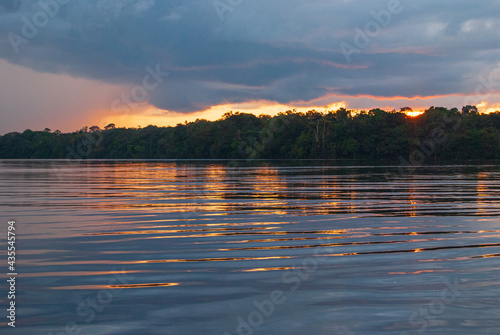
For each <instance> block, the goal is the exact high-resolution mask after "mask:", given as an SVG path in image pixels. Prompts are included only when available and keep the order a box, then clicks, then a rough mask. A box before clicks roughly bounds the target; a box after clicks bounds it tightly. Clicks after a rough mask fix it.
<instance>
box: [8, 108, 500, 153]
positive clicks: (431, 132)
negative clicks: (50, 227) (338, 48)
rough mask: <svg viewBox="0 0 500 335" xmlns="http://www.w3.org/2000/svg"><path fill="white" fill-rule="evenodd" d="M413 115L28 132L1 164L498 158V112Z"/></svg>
mask: <svg viewBox="0 0 500 335" xmlns="http://www.w3.org/2000/svg"><path fill="white" fill-rule="evenodd" d="M407 110H409V108H403V109H402V111H400V112H397V111H384V110H381V109H373V110H370V111H361V112H359V111H349V110H346V109H339V110H337V111H329V112H325V113H320V112H317V111H315V110H311V111H308V112H307V113H301V112H296V111H294V110H292V111H287V112H284V113H280V114H278V115H277V116H274V117H271V116H268V115H260V116H255V115H253V114H245V113H238V112H235V113H233V112H230V113H226V114H224V116H223V117H222V118H221V119H219V120H217V121H212V122H211V121H207V120H200V119H198V120H196V121H194V122H188V123H184V124H178V125H176V126H173V127H156V126H152V125H150V126H148V127H145V128H117V127H116V126H115V125H114V124H109V125H107V126H105V127H104V129H101V128H100V127H98V126H90V127H88V126H85V127H82V128H81V129H80V130H78V131H76V132H73V133H61V132H60V131H58V130H57V131H54V132H51V131H50V129H48V128H46V129H45V130H43V131H31V130H29V129H28V130H25V131H24V132H23V133H17V132H13V133H8V134H5V135H3V136H1V137H0V158H73V159H366V160H378V159H398V157H406V158H408V157H410V156H411V155H412V154H414V153H415V152H417V153H420V154H423V155H425V156H426V158H429V159H431V160H436V161H437V160H440V159H447V160H449V159H459V160H466V159H499V158H500V112H496V113H492V114H479V113H477V108H475V107H474V106H465V107H464V108H463V109H462V110H461V111H459V110H458V109H457V108H453V109H447V108H443V107H431V108H429V109H428V110H426V111H425V113H423V114H422V115H419V116H416V117H410V116H408V115H407V114H406V113H404V112H405V111H407Z"/></svg>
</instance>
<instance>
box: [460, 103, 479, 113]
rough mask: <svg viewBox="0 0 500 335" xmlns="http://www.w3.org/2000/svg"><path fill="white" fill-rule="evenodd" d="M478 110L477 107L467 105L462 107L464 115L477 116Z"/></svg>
mask: <svg viewBox="0 0 500 335" xmlns="http://www.w3.org/2000/svg"><path fill="white" fill-rule="evenodd" d="M477 113H478V110H477V107H476V106H471V105H467V106H464V107H462V114H477Z"/></svg>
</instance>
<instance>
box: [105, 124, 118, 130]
mask: <svg viewBox="0 0 500 335" xmlns="http://www.w3.org/2000/svg"><path fill="white" fill-rule="evenodd" d="M115 128H116V126H115V124H114V123H110V124H108V125H107V126H106V127H104V130H110V129H115Z"/></svg>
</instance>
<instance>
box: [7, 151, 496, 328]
mask: <svg viewBox="0 0 500 335" xmlns="http://www.w3.org/2000/svg"><path fill="white" fill-rule="evenodd" d="M499 191H500V167H497V166H458V167H453V166H442V167H425V168H419V169H417V170H415V171H414V172H413V173H412V174H401V173H400V172H399V170H398V169H397V168H396V167H373V166H370V167H334V166H321V167H312V166H284V165H281V166H279V164H278V163H274V164H273V163H271V164H264V163H259V164H253V165H249V164H246V165H245V163H244V162H229V163H226V162H215V163H203V162H195V163H188V162H109V161H108V162H85V163H78V162H73V163H68V162H62V161H59V162H50V161H0V197H1V203H0V213H1V214H0V219H1V220H2V221H1V222H2V223H1V225H0V227H3V228H2V230H3V232H2V234H3V235H2V236H4V237H2V239H1V245H0V247H1V249H2V253H1V255H2V257H3V258H4V259H5V258H6V253H5V251H4V250H6V235H7V233H6V229H7V221H8V220H9V219H15V220H16V225H17V227H16V228H17V230H16V233H17V238H18V240H17V248H18V250H19V252H18V254H17V271H18V273H19V275H18V278H17V292H16V293H17V294H16V303H17V307H18V309H17V327H16V329H15V330H14V329H10V328H6V318H5V313H6V312H5V308H4V307H5V306H6V305H7V303H8V300H7V287H6V286H5V279H2V285H3V286H0V289H1V290H2V291H1V292H0V305H1V306H4V307H2V310H4V312H3V313H2V319H1V324H0V327H1V328H0V333H1V334H44V335H45V334H50V332H52V334H54V335H56V334H57V335H60V334H97V335H98V334H181V335H184V334H219V335H228V334H231V335H234V334H345V335H351V334H398V335H403V334H404V335H407V334H424V333H425V334H467V335H470V334H500V283H499V278H500V257H497V256H500V195H499ZM4 263H6V259H5V261H4ZM6 273H7V267H6V266H5V267H4V270H2V278H5V274H6Z"/></svg>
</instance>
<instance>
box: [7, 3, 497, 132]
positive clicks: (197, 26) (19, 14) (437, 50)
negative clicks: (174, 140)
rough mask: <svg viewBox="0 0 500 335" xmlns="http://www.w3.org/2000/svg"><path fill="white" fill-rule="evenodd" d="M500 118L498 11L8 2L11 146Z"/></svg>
mask: <svg viewBox="0 0 500 335" xmlns="http://www.w3.org/2000/svg"><path fill="white" fill-rule="evenodd" d="M466 104H475V105H479V106H480V107H481V110H483V111H491V110H495V109H497V108H498V109H500V0H476V1H472V0H440V1H435V0H432V1H431V0H419V1H417V0H380V1H379V0H308V1H304V0H265V1H264V0H161V1H160V0H156V1H155V0H40V1H38V0H37V1H31V0H2V1H1V2H0V134H4V133H6V132H10V131H22V130H24V129H26V128H30V129H33V130H42V129H44V128H45V127H48V128H51V129H52V130H55V129H60V130H62V131H74V130H76V129H79V128H81V127H82V126H84V125H89V126H90V125H98V126H101V127H103V126H105V125H106V124H107V123H110V122H114V123H116V124H117V125H119V126H137V125H141V126H147V125H148V124H158V125H169V124H176V123H178V122H183V121H184V120H194V119H196V118H207V119H216V118H218V117H220V115H221V114H223V113H225V112H227V111H229V110H234V111H236V110H239V111H242V112H254V113H257V114H260V113H267V114H275V113H277V112H279V111H285V110H286V109H289V108H303V109H304V110H307V109H309V108H316V109H319V110H321V111H322V110H324V108H325V106H329V107H328V108H334V109H335V108H338V107H339V106H346V107H347V108H349V109H371V108H375V107H381V108H386V109H387V108H389V109H393V108H396V109H399V108H401V107H405V106H409V107H412V108H414V109H423V108H428V107H429V106H433V105H434V106H446V107H458V108H461V107H462V106H463V105H466Z"/></svg>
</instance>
